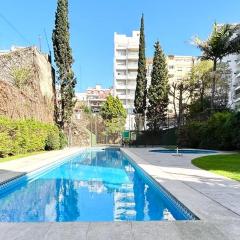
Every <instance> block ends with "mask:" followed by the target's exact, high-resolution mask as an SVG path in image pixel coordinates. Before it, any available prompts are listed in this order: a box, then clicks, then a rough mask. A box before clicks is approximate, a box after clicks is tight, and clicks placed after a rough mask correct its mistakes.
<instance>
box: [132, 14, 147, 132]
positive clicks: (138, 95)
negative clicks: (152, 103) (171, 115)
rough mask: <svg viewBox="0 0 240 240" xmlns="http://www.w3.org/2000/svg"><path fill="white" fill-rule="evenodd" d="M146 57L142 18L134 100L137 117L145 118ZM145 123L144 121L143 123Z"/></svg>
mask: <svg viewBox="0 0 240 240" xmlns="http://www.w3.org/2000/svg"><path fill="white" fill-rule="evenodd" d="M146 73H147V70H146V57H145V36H144V17H143V15H142V18H141V28H140V40H139V59H138V74H137V79H136V91H135V99H134V107H135V109H134V112H135V113H136V114H137V115H138V116H137V117H139V115H140V117H142V118H144V115H145V110H146V95H147V77H146ZM143 123H144V121H143ZM136 125H137V129H139V128H140V126H139V125H140V123H139V119H138V120H137V119H136Z"/></svg>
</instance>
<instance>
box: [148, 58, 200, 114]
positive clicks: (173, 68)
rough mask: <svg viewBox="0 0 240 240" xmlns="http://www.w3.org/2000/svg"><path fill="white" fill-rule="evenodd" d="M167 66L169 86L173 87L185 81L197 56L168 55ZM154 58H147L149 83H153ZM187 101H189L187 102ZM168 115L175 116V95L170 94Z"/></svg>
mask: <svg viewBox="0 0 240 240" xmlns="http://www.w3.org/2000/svg"><path fill="white" fill-rule="evenodd" d="M166 61H167V68H168V74H169V86H170V88H172V84H174V83H180V82H182V81H184V80H185V79H186V78H187V77H188V76H189V73H190V72H191V69H192V67H193V65H194V64H195V63H196V61H197V58H196V57H193V56H178V55H168V56H166ZM152 64H153V59H152V58H149V59H147V80H148V85H149V84H150V83H151V72H152ZM183 101H184V99H183ZM185 103H187V102H185ZM176 110H178V101H177V100H176ZM168 115H169V117H173V116H174V115H175V112H174V105H173V97H172V96H171V95H169V105H168Z"/></svg>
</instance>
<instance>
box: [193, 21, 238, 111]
mask: <svg viewBox="0 0 240 240" xmlns="http://www.w3.org/2000/svg"><path fill="white" fill-rule="evenodd" d="M239 29H240V26H239V25H230V24H224V25H218V24H217V23H214V26H213V32H212V33H211V35H210V37H209V38H208V39H207V40H206V41H203V40H201V39H199V38H195V41H194V42H195V45H196V46H197V47H198V48H199V49H200V50H201V51H202V57H201V58H202V60H212V61H213V78H212V90H211V110H213V109H214V97H215V88H216V70H217V63H218V61H221V60H222V59H223V58H224V57H226V56H228V55H230V54H237V53H240V36H239V34H238V33H239Z"/></svg>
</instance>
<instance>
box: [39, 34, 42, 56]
mask: <svg viewBox="0 0 240 240" xmlns="http://www.w3.org/2000/svg"><path fill="white" fill-rule="evenodd" d="M38 43H39V50H40V52H42V36H41V35H40V34H39V35H38Z"/></svg>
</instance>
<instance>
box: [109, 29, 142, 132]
mask: <svg viewBox="0 0 240 240" xmlns="http://www.w3.org/2000/svg"><path fill="white" fill-rule="evenodd" d="M139 36H140V32H139V31H133V32H132V36H130V37H128V36H126V35H122V34H118V33H114V69H113V73H114V96H118V97H119V99H120V100H121V101H122V103H123V106H124V107H125V109H126V110H127V112H128V115H127V121H126V129H128V130H129V129H134V115H133V109H134V98H135V89H136V78H137V70H138V49H139Z"/></svg>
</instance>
